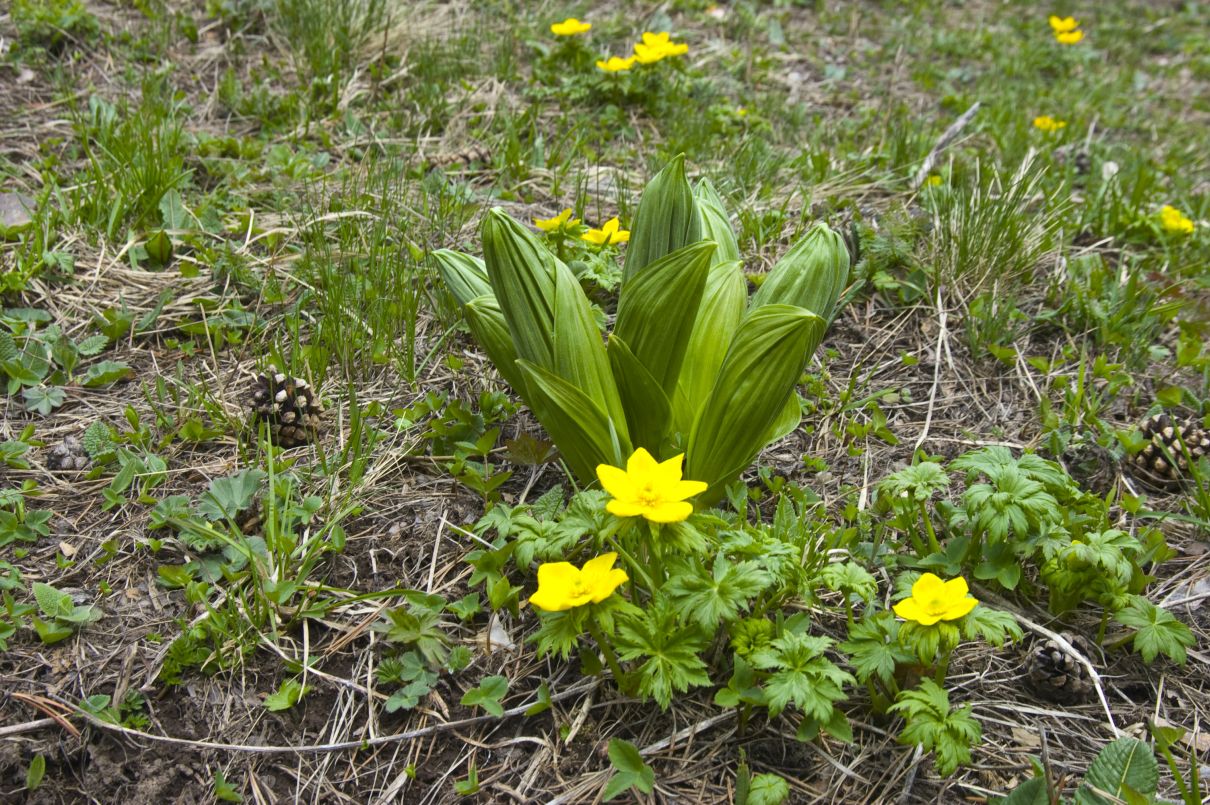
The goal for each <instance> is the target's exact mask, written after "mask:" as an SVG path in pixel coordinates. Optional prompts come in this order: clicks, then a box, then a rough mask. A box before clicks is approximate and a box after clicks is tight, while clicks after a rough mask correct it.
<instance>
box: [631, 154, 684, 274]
mask: <svg viewBox="0 0 1210 805" xmlns="http://www.w3.org/2000/svg"><path fill="white" fill-rule="evenodd" d="M701 239H702V218H701V214H700V213H699V212H698V208H697V203H696V202H695V201H694V198H693V189H692V188H691V187H690V186H689V181H688V180H687V179H686V178H685V155H684V154H679V155H677V156H676V157H673V159H672V161H671V162H669V163H668V164H667V165H665V166H664V169H663V170H661V171H660V172H659V173H657V174H656V175H655V176H654V177H652V179H651V181H650V182H648V183H647V187H646V188H644V189H643V196H642V198H640V199H639V209H638V212H636V213H635V216H634V223H633V224H632V225H631V227H630V245H629V246H628V247H627V248H626V263H625V265H624V266H623V268H622V282H623V283H625V282H626V281H628V280H629V279H630V278H631V277H633V276H634V275H635V274H637V273H638V272H639V270H640V269H642V268H644V267H645V266H647V265H648V264H650V263H654V262H655V261H656V260H659V259H660V258H661V257H663V256H664V255H666V254H671V253H672V252H675V251H676V250H677V249H681V248H683V247H685V246H688V245H690V244H691V243H697V242H698V241H699V240H701Z"/></svg>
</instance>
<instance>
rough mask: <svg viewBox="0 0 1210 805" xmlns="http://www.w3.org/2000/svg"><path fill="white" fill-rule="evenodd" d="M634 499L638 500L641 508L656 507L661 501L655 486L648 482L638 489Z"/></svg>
mask: <svg viewBox="0 0 1210 805" xmlns="http://www.w3.org/2000/svg"><path fill="white" fill-rule="evenodd" d="M635 497H637V498H638V501H639V505H641V506H658V505H659V504H660V502H661V500H662V499H663V498H662V496H661V495H660V493H659V490H657V489H656V488H655V484H653V483H651V482H650V481H648V482H647V483H645V484H643V485H642V486H641V487H639V491H638V494H637V495H636V496H635Z"/></svg>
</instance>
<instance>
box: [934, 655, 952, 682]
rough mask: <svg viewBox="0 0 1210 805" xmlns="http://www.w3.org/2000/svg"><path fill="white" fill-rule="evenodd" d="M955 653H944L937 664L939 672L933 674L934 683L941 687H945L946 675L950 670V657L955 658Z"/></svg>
mask: <svg viewBox="0 0 1210 805" xmlns="http://www.w3.org/2000/svg"><path fill="white" fill-rule="evenodd" d="M953 653H954V652H953V651H952V650H951V651H946V652H944V653H943V654H942V655H941V659H940V660H939V661H938V662H937V670H936V671H934V672H933V681H934V682H936V683H937V684H938V685H940V686H941V687H945V674H946V673H947V672H948V671H949V669H950V657H951V656H953Z"/></svg>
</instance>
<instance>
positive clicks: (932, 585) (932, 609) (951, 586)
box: [894, 573, 979, 626]
mask: <svg viewBox="0 0 1210 805" xmlns="http://www.w3.org/2000/svg"><path fill="white" fill-rule="evenodd" d="M969 592H970V589H969V588H968V587H967V586H966V579H964V578H962V577H961V576H959V577H958V578H956V579H950V580H949V581H942V580H941V579H939V578H938V577H936V576H934V575H933V574H932V573H925V574H924V575H923V576H921V577H920V578H918V579H917V580H916V583H915V584H913V585H912V597H911V598H905V599H904V600H902V601H900V602H899V603H898V604H896V605H895V607H894V609H895V614H896V615H898V616H899V617H901V618H903V619H904V620H907V621H915V622H916V623H919V624H920V625H921V626H932V625H933V624H934V623H936V622H937V621H952V620H957V619H958V618H961V617H963V616H965V615H967V614H969V613H970V611H971V610H972V609H974V608H975V606H976V605H977V604H978V603H979V602H978V601H976V600H975V599H974V598H971V597H970V596H969V595H968V593H969Z"/></svg>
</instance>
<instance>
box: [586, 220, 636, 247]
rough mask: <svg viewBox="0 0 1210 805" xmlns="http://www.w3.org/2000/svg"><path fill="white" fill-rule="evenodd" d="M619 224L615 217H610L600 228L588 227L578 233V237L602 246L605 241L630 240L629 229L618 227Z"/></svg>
mask: <svg viewBox="0 0 1210 805" xmlns="http://www.w3.org/2000/svg"><path fill="white" fill-rule="evenodd" d="M619 226H620V225H619V224H618V219H617V218H610V219H609V220H608V221H606V222H605V223H604V224H603V225H602V226H601V228H600V229H590V230H588V231H587V232H585V233H584V234H583V235H580V238H581V239H583V240H586V241H588V242H589V243H595V244H597V245H598V246H604V245H605V244H607V243H625V242H626V241H628V240H630V230H629V229H619V228H618V227H619Z"/></svg>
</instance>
